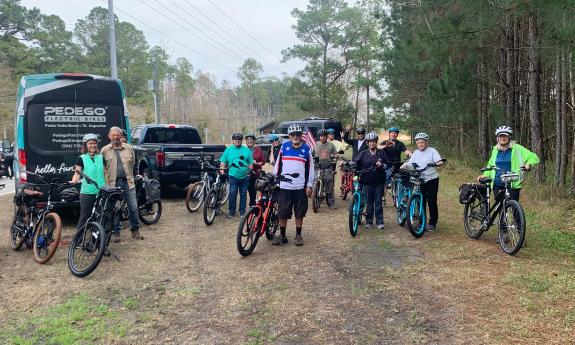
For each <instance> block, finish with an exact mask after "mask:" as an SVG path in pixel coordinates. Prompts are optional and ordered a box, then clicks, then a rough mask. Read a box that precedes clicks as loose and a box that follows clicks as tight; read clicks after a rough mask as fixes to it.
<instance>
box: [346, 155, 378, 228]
mask: <svg viewBox="0 0 575 345" xmlns="http://www.w3.org/2000/svg"><path fill="white" fill-rule="evenodd" d="M346 164H350V166H351V167H352V168H353V169H354V174H353V199H352V203H351V204H350V205H349V215H348V221H349V233H350V234H351V236H353V237H355V236H356V235H357V232H358V230H359V226H360V225H361V216H362V215H363V214H364V209H365V200H366V198H367V196H366V195H365V193H364V191H363V188H361V185H360V184H359V174H361V173H362V172H367V171H370V170H374V169H375V168H374V167H371V168H368V169H364V170H355V169H356V165H355V163H354V162H347V163H346Z"/></svg>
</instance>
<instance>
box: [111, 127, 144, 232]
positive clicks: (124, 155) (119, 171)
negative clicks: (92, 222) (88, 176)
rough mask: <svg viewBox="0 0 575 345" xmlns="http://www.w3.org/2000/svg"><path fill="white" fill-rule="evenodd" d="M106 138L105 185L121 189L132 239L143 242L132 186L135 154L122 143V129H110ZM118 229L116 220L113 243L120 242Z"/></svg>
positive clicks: (135, 168)
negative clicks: (107, 139) (107, 141)
mask: <svg viewBox="0 0 575 345" xmlns="http://www.w3.org/2000/svg"><path fill="white" fill-rule="evenodd" d="M108 138H109V139H110V143H109V144H108V145H106V146H104V147H103V148H102V157H104V172H105V174H104V176H105V178H106V184H107V185H109V186H112V187H120V188H121V189H122V193H123V197H124V200H125V201H126V204H127V205H128V216H129V218H130V230H131V232H132V239H134V240H143V239H144V236H142V235H141V234H140V221H139V220H138V202H137V200H136V186H135V184H134V176H135V175H138V165H137V164H136V154H135V152H134V149H133V148H132V146H131V145H129V144H126V143H123V142H122V129H121V128H120V127H116V126H114V127H111V128H110V130H109V131H108ZM120 229H121V225H120V221H119V220H118V222H117V223H116V224H115V226H114V229H113V232H112V241H113V242H115V243H118V242H120Z"/></svg>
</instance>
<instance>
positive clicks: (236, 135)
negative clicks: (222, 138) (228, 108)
mask: <svg viewBox="0 0 575 345" xmlns="http://www.w3.org/2000/svg"><path fill="white" fill-rule="evenodd" d="M243 138H244V135H243V134H242V133H240V132H235V133H234V134H232V140H242V139H243Z"/></svg>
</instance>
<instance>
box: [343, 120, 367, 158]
mask: <svg viewBox="0 0 575 345" xmlns="http://www.w3.org/2000/svg"><path fill="white" fill-rule="evenodd" d="M350 131H351V125H347V126H346V127H345V131H344V132H343V141H344V142H345V143H346V144H349V145H351V148H352V155H351V159H355V158H356V157H357V155H358V154H359V153H360V152H361V151H363V150H365V149H367V142H366V141H365V128H363V127H358V128H357V130H356V131H355V132H356V134H357V139H350V138H349V132H350Z"/></svg>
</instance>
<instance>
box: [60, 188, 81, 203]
mask: <svg viewBox="0 0 575 345" xmlns="http://www.w3.org/2000/svg"><path fill="white" fill-rule="evenodd" d="M79 198H80V191H79V190H78V188H75V187H70V188H66V189H64V190H62V191H61V192H60V199H62V200H64V201H66V202H72V201H76V200H78V199H79Z"/></svg>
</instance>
